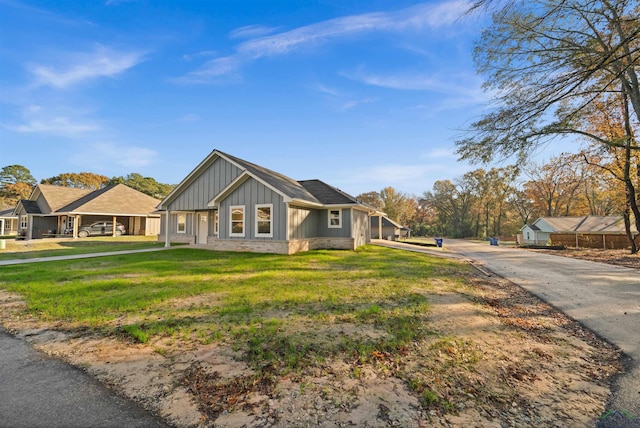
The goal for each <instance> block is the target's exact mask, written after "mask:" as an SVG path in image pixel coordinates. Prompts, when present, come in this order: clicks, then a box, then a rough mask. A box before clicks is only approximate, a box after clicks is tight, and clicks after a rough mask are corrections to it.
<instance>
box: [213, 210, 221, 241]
mask: <svg viewBox="0 0 640 428" xmlns="http://www.w3.org/2000/svg"><path fill="white" fill-rule="evenodd" d="M219 234H220V210H213V235H214V236H218V235H219Z"/></svg>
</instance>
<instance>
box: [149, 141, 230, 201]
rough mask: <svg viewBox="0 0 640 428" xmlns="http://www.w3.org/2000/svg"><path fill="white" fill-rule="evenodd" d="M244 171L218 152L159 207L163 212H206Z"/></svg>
mask: <svg viewBox="0 0 640 428" xmlns="http://www.w3.org/2000/svg"><path fill="white" fill-rule="evenodd" d="M241 173H242V170H241V169H240V168H238V166H236V165H234V164H232V163H231V162H229V161H228V160H226V159H224V158H222V157H221V156H220V155H219V153H218V152H217V151H215V150H214V152H213V153H212V154H211V155H209V157H208V158H207V159H205V161H203V162H202V163H201V164H200V165H199V166H198V167H196V169H194V170H193V171H192V172H191V174H189V175H188V176H187V178H185V179H184V180H183V181H182V182H181V183H180V184H178V186H176V188H175V189H174V190H173V192H171V193H170V194H169V195H168V196H167V197H166V198H165V199H164V200H163V201H162V202H161V203H160V204H159V205H158V208H159V209H162V210H171V211H192V210H206V209H208V207H209V202H210V201H211V200H212V199H213V198H214V197H215V196H216V195H217V194H219V193H220V192H221V191H222V190H223V189H225V188H226V187H227V186H228V185H229V184H230V183H231V182H233V181H234V180H235V179H236V178H237V177H238V176H239V175H240V174H241Z"/></svg>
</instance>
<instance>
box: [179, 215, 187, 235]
mask: <svg viewBox="0 0 640 428" xmlns="http://www.w3.org/2000/svg"><path fill="white" fill-rule="evenodd" d="M178 233H187V216H186V215H184V214H178Z"/></svg>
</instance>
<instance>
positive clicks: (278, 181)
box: [158, 150, 375, 254]
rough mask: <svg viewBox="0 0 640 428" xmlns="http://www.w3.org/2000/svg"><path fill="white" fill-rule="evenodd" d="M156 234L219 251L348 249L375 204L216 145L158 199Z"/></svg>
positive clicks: (358, 239)
mask: <svg viewBox="0 0 640 428" xmlns="http://www.w3.org/2000/svg"><path fill="white" fill-rule="evenodd" d="M158 209H159V210H161V211H164V215H163V216H162V226H161V236H160V237H159V239H161V240H162V239H164V241H165V244H166V245H167V246H168V245H169V244H170V242H185V243H193V244H202V245H206V246H207V247H209V248H211V249H215V250H221V251H251V252H264V253H278V254H293V253H296V252H299V251H308V250H312V249H319V248H333V249H350V250H353V249H355V248H357V247H359V246H361V245H364V244H366V243H368V242H369V241H370V233H369V215H370V214H372V213H374V212H375V210H374V209H373V208H371V207H369V206H368V205H364V204H362V203H360V202H359V201H357V200H356V198H354V197H353V196H350V195H348V194H346V193H344V192H342V191H341V190H339V189H337V188H335V187H332V186H329V185H328V184H326V183H324V182H322V181H320V180H305V181H295V180H293V179H291V178H289V177H286V176H284V175H282V174H280V173H277V172H274V171H271V170H269V169H266V168H263V167H261V166H258V165H255V164H253V163H250V162H247V161H245V160H242V159H239V158H236V157H234V156H231V155H228V154H226V153H223V152H220V151H218V150H214V151H213V152H211V153H210V154H209V156H207V157H206V158H205V159H204V160H203V161H202V162H201V163H200V164H199V165H198V166H197V167H196V168H195V169H194V170H193V171H191V173H190V174H189V175H187V177H186V178H185V179H184V180H182V182H181V183H180V184H178V185H177V186H176V188H175V189H174V190H173V191H172V192H171V193H170V194H169V195H168V196H167V197H166V198H165V199H164V200H163V201H162V203H161V204H160V205H159V206H158Z"/></svg>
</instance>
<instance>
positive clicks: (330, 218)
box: [327, 208, 342, 229]
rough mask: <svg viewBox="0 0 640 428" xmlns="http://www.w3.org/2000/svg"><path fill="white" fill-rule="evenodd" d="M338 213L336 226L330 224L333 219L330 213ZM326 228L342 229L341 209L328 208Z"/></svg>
mask: <svg viewBox="0 0 640 428" xmlns="http://www.w3.org/2000/svg"><path fill="white" fill-rule="evenodd" d="M332 211H337V212H338V224H331V220H333V219H335V217H331V212H332ZM327 227H328V228H329V229H342V209H340V208H329V209H328V210H327Z"/></svg>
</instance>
